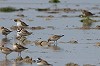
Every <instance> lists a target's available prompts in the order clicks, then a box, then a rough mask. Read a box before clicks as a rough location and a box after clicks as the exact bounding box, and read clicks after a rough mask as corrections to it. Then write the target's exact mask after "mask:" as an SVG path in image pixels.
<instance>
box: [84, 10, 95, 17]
mask: <svg viewBox="0 0 100 66" xmlns="http://www.w3.org/2000/svg"><path fill="white" fill-rule="evenodd" d="M82 13H83V15H84V16H93V15H95V14H93V13H91V12H89V11H87V10H82Z"/></svg>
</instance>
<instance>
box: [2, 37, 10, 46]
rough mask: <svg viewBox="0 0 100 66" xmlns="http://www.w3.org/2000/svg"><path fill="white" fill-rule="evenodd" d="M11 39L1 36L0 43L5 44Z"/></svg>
mask: <svg viewBox="0 0 100 66" xmlns="http://www.w3.org/2000/svg"><path fill="white" fill-rule="evenodd" d="M10 40H11V39H8V38H2V39H1V40H0V44H1V45H5V44H8V43H9V42H10Z"/></svg>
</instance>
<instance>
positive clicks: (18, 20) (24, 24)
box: [14, 19, 29, 27]
mask: <svg viewBox="0 0 100 66" xmlns="http://www.w3.org/2000/svg"><path fill="white" fill-rule="evenodd" d="M14 21H15V22H17V26H23V27H28V26H29V25H27V24H26V23H25V22H23V21H21V20H20V19H14Z"/></svg>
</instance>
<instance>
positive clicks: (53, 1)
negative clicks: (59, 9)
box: [49, 0, 60, 3]
mask: <svg viewBox="0 0 100 66" xmlns="http://www.w3.org/2000/svg"><path fill="white" fill-rule="evenodd" d="M49 3H60V1H59V0H50V1H49Z"/></svg>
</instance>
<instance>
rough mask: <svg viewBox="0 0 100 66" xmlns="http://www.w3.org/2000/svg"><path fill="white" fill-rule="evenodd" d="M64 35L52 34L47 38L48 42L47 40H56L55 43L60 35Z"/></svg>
mask: <svg viewBox="0 0 100 66" xmlns="http://www.w3.org/2000/svg"><path fill="white" fill-rule="evenodd" d="M63 36H64V35H53V36H50V37H49V39H48V42H49V41H54V42H56V44H57V40H58V39H60V38H61V37H63Z"/></svg>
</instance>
